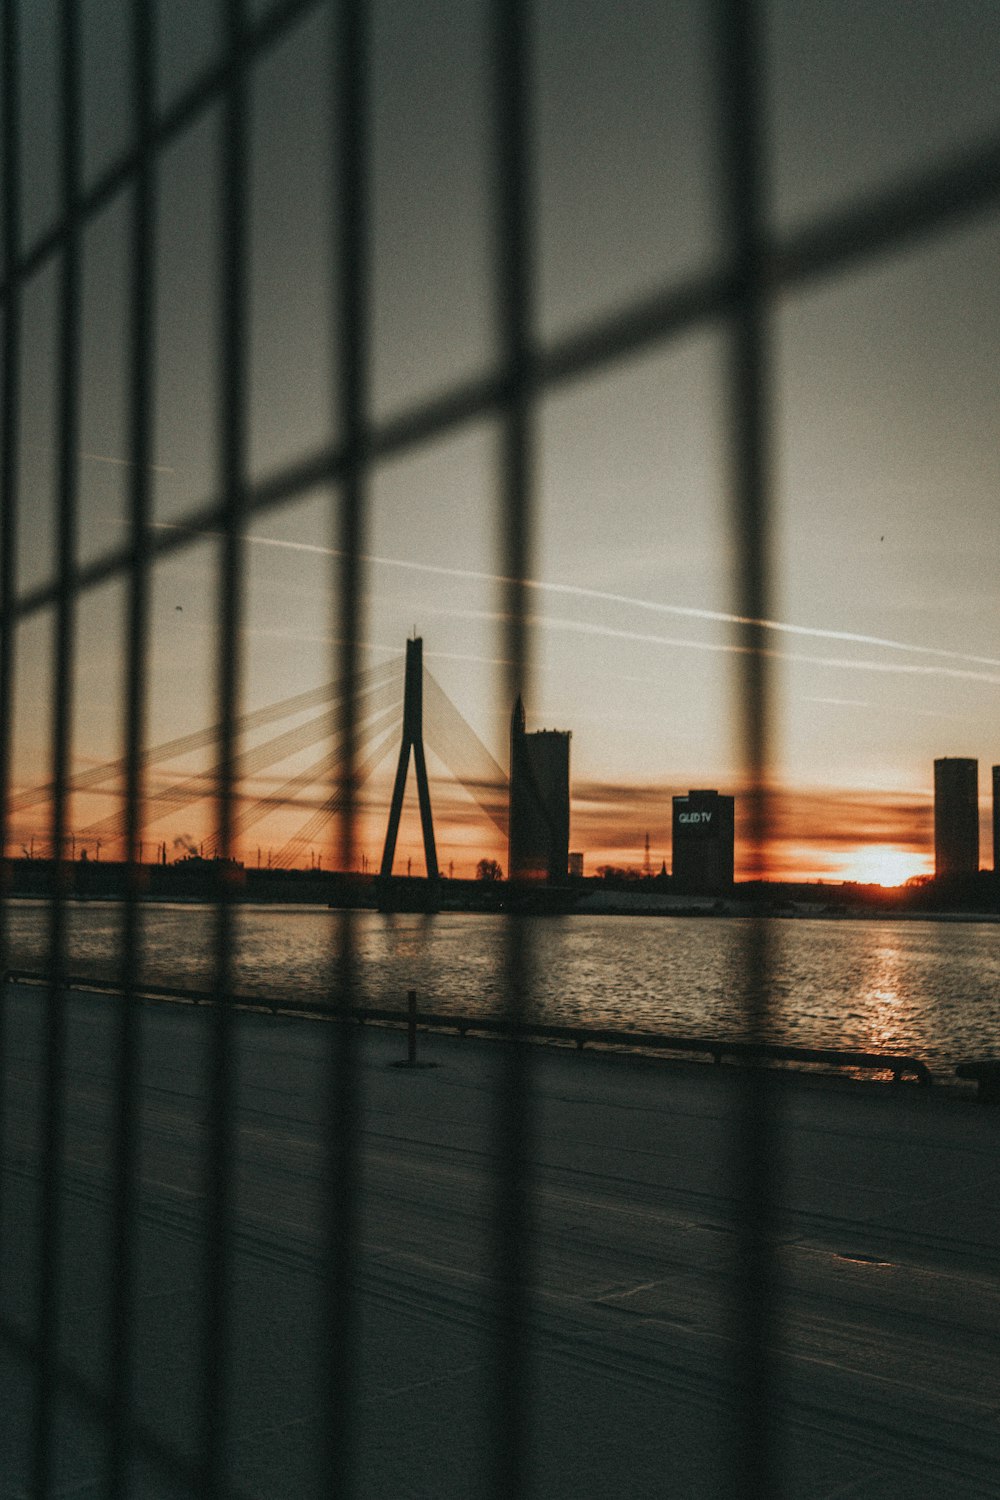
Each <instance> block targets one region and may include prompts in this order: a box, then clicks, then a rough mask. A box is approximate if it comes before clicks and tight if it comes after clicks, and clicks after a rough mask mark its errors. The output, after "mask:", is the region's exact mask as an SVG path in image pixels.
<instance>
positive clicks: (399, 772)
mask: <svg viewBox="0 0 1000 1500" xmlns="http://www.w3.org/2000/svg"><path fill="white" fill-rule="evenodd" d="M411 750H412V751H413V764H414V766H415V768H416V772H417V796H418V798H419V801H420V826H421V828H422V829H423V835H424V861H425V863H426V865H427V878H428V880H429V881H433V882H434V884H435V885H436V884H437V879H438V862H437V849H436V848H435V845H434V820H433V818H432V816H431V794H430V788H429V786H428V784H427V763H426V761H425V759H424V643H423V639H422V638H421V637H420V636H417V637H416V638H415V639H414V640H412V641H407V643H406V678H405V682H404V686H403V739H402V743H401V744H400V747H399V760H398V762H397V763H396V781H395V784H394V786H393V789H392V805H391V806H390V808H389V826H388V827H387V828H386V831H385V846H384V848H383V850H382V870H381V879H382V880H383V881H388V879H389V877H390V876H391V875H392V862H393V859H394V858H395V855H396V838H397V835H398V833H399V817H400V813H401V812H402V811H403V793H404V792H405V791H406V775H407V771H408V770H409V766H410V751H411Z"/></svg>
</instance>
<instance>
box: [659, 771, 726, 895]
mask: <svg viewBox="0 0 1000 1500" xmlns="http://www.w3.org/2000/svg"><path fill="white" fill-rule="evenodd" d="M735 845H736V802H735V799H734V798H733V797H727V796H724V795H723V794H721V793H719V792H709V791H695V792H688V794H687V796H686V797H675V798H674V817H673V856H672V862H673V877H674V882H673V883H674V888H675V890H678V891H687V892H691V893H692V894H699V895H714V894H716V893H718V892H721V891H727V890H729V889H730V888H731V886H732V884H733V875H734V868H735Z"/></svg>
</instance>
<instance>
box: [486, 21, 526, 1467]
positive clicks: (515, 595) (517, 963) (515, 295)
mask: <svg viewBox="0 0 1000 1500" xmlns="http://www.w3.org/2000/svg"><path fill="white" fill-rule="evenodd" d="M494 26H495V36H494V56H495V74H494V94H493V104H494V121H495V125H494V129H495V164H494V170H495V195H496V196H495V202H496V209H497V265H496V297H497V304H496V312H497V326H498V334H499V341H500V348H499V365H500V370H501V375H502V381H503V386H504V395H503V398H502V408H501V413H502V426H501V434H500V486H499V500H500V506H501V527H502V536H503V543H502V546H503V569H502V571H503V575H504V578H505V580H506V582H505V583H504V593H505V598H504V608H503V616H504V657H505V659H506V661H507V662H508V663H509V665H508V669H507V672H506V673H505V681H504V688H505V704H504V706H505V708H508V707H509V706H510V705H512V704H513V703H514V701H515V699H516V698H517V697H518V695H519V694H522V693H524V692H526V691H528V686H529V684H528V675H529V672H530V667H531V661H530V649H529V639H528V627H527V620H526V614H527V609H528V597H527V590H526V588H525V579H526V578H528V577H530V574H531V566H530V564H531V558H532V553H533V548H532V529H533V514H532V500H533V494H532V490H533V469H534V451H533V450H534V410H533V403H534V399H535V390H534V385H533V376H534V371H533V366H532V307H533V304H532V295H531V291H532V234H531V229H532V224H533V202H532V191H531V190H532V173H531V140H532V134H531V132H532V120H531V113H530V87H529V77H530V63H529V6H528V3H527V0H496V3H495V5H494ZM529 931H530V929H529V928H528V926H527V924H525V923H521V922H518V920H517V919H516V918H515V917H510V918H508V921H507V924H506V931H505V934H504V984H505V991H506V993H505V1004H506V1011H507V1017H508V1019H509V1022H510V1025H511V1032H512V1036H511V1042H510V1045H509V1046H508V1047H507V1048H506V1049H505V1051H504V1053H503V1069H502V1075H501V1082H500V1087H499V1091H498V1095H497V1099H496V1110H497V1118H496V1135H495V1139H496V1149H497V1156H498V1174H497V1185H496V1201H495V1205H494V1222H493V1252H494V1262H495V1278H496V1297H497V1303H496V1367H495V1378H496V1383H497V1390H496V1400H495V1401H493V1402H491V1417H492V1421H493V1432H492V1452H491V1455H490V1456H491V1460H492V1470H491V1479H492V1483H493V1486H494V1489H495V1492H496V1494H497V1495H499V1496H516V1495H521V1494H523V1493H525V1492H526V1489H527V1486H528V1478H529V1469H530V1453H529V1439H530V1413H531V1409H532V1405H533V1402H532V1393H531V1365H530V1342H529V1333H530V1329H529V1313H530V1288H531V1281H532V1255H531V1234H532V1212H531V1142H532V1109H531V1103H532V1095H531V1074H530V1044H529V1043H528V1042H527V1040H526V1038H525V1037H524V1035H523V1034H522V1033H521V1031H520V1028H521V1026H522V1025H523V1023H524V1022H525V1021H526V1020H527V1017H528V1005H529V998H530V986H531V952H530V948H529V941H528V938H529Z"/></svg>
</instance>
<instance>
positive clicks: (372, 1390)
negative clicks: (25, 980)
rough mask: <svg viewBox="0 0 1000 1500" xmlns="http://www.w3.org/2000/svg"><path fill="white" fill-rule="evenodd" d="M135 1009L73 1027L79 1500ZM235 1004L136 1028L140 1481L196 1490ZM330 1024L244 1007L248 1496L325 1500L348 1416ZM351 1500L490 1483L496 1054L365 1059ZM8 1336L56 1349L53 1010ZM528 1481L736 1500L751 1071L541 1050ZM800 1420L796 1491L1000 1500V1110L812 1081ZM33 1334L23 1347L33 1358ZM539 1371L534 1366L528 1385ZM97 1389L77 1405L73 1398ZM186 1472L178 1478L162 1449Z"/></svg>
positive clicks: (66, 1191) (35, 1053) (16, 1160)
mask: <svg viewBox="0 0 1000 1500" xmlns="http://www.w3.org/2000/svg"><path fill="white" fill-rule="evenodd" d="M114 1014H115V1011H114V1007H112V1006H109V1005H108V1004H107V1002H106V1001H102V1000H99V999H98V998H97V997H87V996H75V997H73V999H72V1000H71V1002H70V1003H69V1005H68V1007H67V1030H66V1051H65V1067H64V1072H63V1077H64V1080H65V1092H64V1104H65V1117H64V1126H65V1132H64V1134H65V1146H64V1161H63V1168H62V1175H61V1192H60V1201H61V1223H62V1230H61V1243H62V1257H61V1265H62V1267H63V1270H62V1273H61V1274H62V1288H61V1294H60V1306H61V1308H62V1309H63V1312H62V1331H61V1335H60V1342H59V1348H60V1351H61V1359H62V1360H63V1362H64V1365H65V1368H66V1370H67V1372H68V1374H69V1379H68V1382H67V1383H66V1384H63V1385H60V1386H59V1388H58V1391H59V1394H58V1402H57V1405H58V1413H59V1431H60V1445H59V1450H58V1454H57V1469H58V1472H57V1475H56V1478H55V1488H56V1489H57V1490H59V1491H65V1492H76V1493H86V1492H88V1490H89V1489H90V1488H91V1487H93V1488H94V1489H95V1490H96V1488H97V1486H98V1481H99V1475H100V1465H101V1461H102V1454H103V1445H102V1440H101V1435H100V1430H99V1426H98V1424H97V1423H96V1421H95V1418H94V1408H93V1406H91V1407H90V1408H89V1409H88V1403H87V1401H85V1400H81V1399H80V1395H79V1393H80V1392H81V1391H84V1390H88V1391H92V1392H94V1393H96V1394H98V1395H99V1393H100V1392H101V1390H102V1389H103V1383H104V1382H105V1380H106V1378H107V1365H106V1363H105V1359H104V1354H103V1350H104V1349H105V1348H106V1343H105V1338H104V1329H105V1328H106V1327H107V1318H108V1316H109V1299H108V1287H109V1285H110V1281H111V1262H110V1245H111V1236H110V1230H111V1224H112V1217H111V1216H112V1211H113V1205H114V1200H115V1194H114V1185H113V1179H112V1168H111V1164H112V1162H113V1159H114V1157H113V1131H114V1121H115V1118H116V1115H115V1110H114V1089H113V1067H112V1059H113V1056H114V1030H113V1018H114ZM212 1036H213V1019H212V1014H211V1013H210V1012H209V1011H207V1010H203V1009H202V1010H191V1009H184V1010H181V1009H180V1008H173V1007H169V1008H168V1007H155V1006H149V1007H143V1011H142V1017H141V1026H140V1059H139V1061H138V1065H137V1067H136V1071H135V1077H136V1079H137V1080H141V1083H140V1085H139V1087H140V1106H141V1107H140V1113H139V1121H140V1124H139V1132H140V1145H141V1155H140V1159H139V1160H140V1168H139V1183H138V1192H137V1197H136V1203H135V1235H136V1240H135V1249H136V1253H137V1262H136V1264H137V1276H138V1282H137V1287H136V1292H137V1296H136V1302H135V1308H134V1318H133V1324H132V1333H133V1337H134V1346H133V1347H134V1357H135V1377H134V1399H135V1415H136V1418H137V1421H138V1426H139V1431H140V1434H141V1437H140V1441H139V1443H138V1446H137V1450H136V1455H135V1463H134V1468H133V1472H132V1475H131V1482H130V1485H129V1493H130V1494H132V1495H134V1496H136V1497H140V1500H143V1497H155V1500H160V1497H166V1496H168V1495H169V1496H170V1497H172V1500H175V1497H177V1496H179V1495H181V1494H185V1493H187V1488H186V1485H185V1483H184V1482H183V1475H184V1474H185V1472H186V1471H187V1470H188V1468H189V1467H190V1466H191V1465H192V1464H193V1462H194V1460H195V1457H196V1442H197V1433H198V1430H199V1429H198V1420H197V1413H198V1411H199V1406H200V1394H199V1392H200V1369H201V1365H200V1353H199V1351H200V1348H201V1343H200V1329H201V1322H200V1309H201V1303H200V1300H199V1287H200V1285H201V1275H202V1267H203V1264H204V1262H203V1251H202V1234H203V1230H204V1224H205V1213H206V1198H205V1191H206V1187H207V1178H206V1176H205V1166H206V1157H205V1151H206V1148H207V1145H208V1141H209V1128H210V1127H209V1121H210V1118H211V1115H210V1111H209V1108H208V1098H207V1095H206V1092H205V1087H206V1086H205V1080H206V1078H207V1077H208V1076H209V1075H208V1061H209V1058H210V1056H211V1046H212ZM330 1037H331V1032H330V1029H329V1028H328V1027H323V1026H312V1025H306V1024H303V1023H301V1022H299V1023H297V1022H294V1021H290V1020H287V1019H281V1018H277V1019H275V1018H271V1017H266V1016H260V1015H241V1016H238V1017H236V1018H235V1022H234V1035H233V1052H232V1057H233V1067H234V1070H235V1071H234V1078H235V1080H236V1082H237V1087H236V1093H235V1096H234V1107H235V1115H234V1131H233V1136H232V1157H231V1163H230V1165H231V1169H232V1170H231V1182H232V1188H233V1200H232V1213H233V1233H232V1236H231V1242H230V1243H231V1257H232V1258H231V1262H230V1273H231V1280H230V1285H231V1292H232V1296H231V1323H230V1333H231V1355H232V1365H231V1374H232V1380H231V1384H230V1395H231V1409H230V1413H229V1416H230V1423H229V1440H228V1443H227V1450H226V1451H227V1462H228V1465H229V1469H230V1478H231V1479H232V1481H233V1482H234V1483H235V1485H236V1486H237V1487H238V1489H239V1491H240V1493H242V1494H244V1495H247V1496H260V1497H262V1500H264V1497H267V1500H284V1497H289V1500H292V1497H294V1500H299V1497H300V1496H301V1495H303V1494H305V1493H309V1492H311V1490H312V1488H313V1487H314V1485H315V1483H316V1479H317V1472H318V1464H319V1458H320V1455H321V1453H322V1450H323V1443H324V1439H325V1435H326V1433H327V1431H328V1420H327V1415H326V1411H325V1407H324V1402H323V1400H322V1395H321V1389H320V1386H319V1381H318V1370H319V1367H320V1361H321V1360H322V1357H323V1355H324V1352H325V1348H326V1346H325V1341H324V1339H323V1336H322V1328H323V1319H322V1308H323V1266H324V1252H323V1245H324V1236H325V1233H326V1228H327V1223H328V1215H327V1204H328V1202H329V1195H330V1187H329V1185H328V1182H327V1179H326V1177H325V1175H324V1174H325V1169H324V1161H325V1144H324V1143H325V1141H326V1126H325V1123H324V1122H325V1119H326V1107H327V1100H328V1096H329V1095H328V1083H327V1077H328V1065H329V1057H330V1054H329V1046H330ZM357 1041H358V1055H357V1061H358V1067H359V1073H358V1083H359V1095H358V1097H359V1108H360V1111H361V1113H360V1117H359V1126H360V1135H359V1145H360V1153H361V1154H360V1167H361V1177H360V1185H361V1201H360V1215H359V1218H358V1220H357V1235H356V1247H355V1248H356V1266H355V1272H356V1286H357V1297H358V1314H359V1319H360V1321H359V1324H358V1330H359V1345H358V1352H357V1359H356V1362H355V1367H354V1389H355V1396H356V1400H357V1405H356V1428H355V1437H356V1455H357V1475H356V1478H357V1493H358V1495H359V1497H361V1500H381V1497H383V1496H385V1495H389V1494H404V1493H405V1494H407V1495H409V1496H411V1497H428V1500H430V1497H433V1500H467V1497H468V1496H469V1495H470V1494H476V1493H486V1492H487V1477H488V1472H489V1467H490V1442H491V1425H490V1419H491V1413H492V1412H493V1411H494V1409H495V1408H494V1404H493V1403H494V1391H495V1376H494V1368H495V1366H494V1351H493V1343H492V1338H493V1328H494V1321H493V1318H494V1313H493V1309H494V1306H495V1299H496V1297H497V1295H498V1291H499V1289H498V1286H497V1283H496V1281H495V1279H494V1269H493V1265H494V1263H493V1261H492V1255H491V1230H490V1224H491V1220H492V1217H493V1213H494V1205H495V1202H496V1194H497V1181H496V1154H495V1153H496V1146H497V1134H496V1128H497V1121H498V1118H499V1115H498V1110H499V1109H500V1104H499V1100H500V1097H501V1095H500V1089H501V1085H502V1076H503V1063H504V1058H505V1056H506V1055H507V1054H506V1052H505V1049H504V1048H503V1047H502V1046H501V1045H500V1044H491V1043H478V1044H476V1043H470V1042H468V1041H462V1040H460V1039H459V1038H456V1037H447V1036H438V1037H433V1038H427V1040H426V1053H425V1054H424V1058H423V1060H424V1061H427V1062H431V1063H433V1064H434V1066H432V1067H426V1068H419V1069H415V1070H409V1069H406V1068H399V1067H397V1066H394V1064H395V1063H397V1062H398V1061H399V1060H400V1059H401V1057H402V1055H403V1050H404V1048H403V1039H402V1038H401V1037H400V1036H399V1035H398V1034H396V1033H386V1032H381V1033H380V1032H376V1031H371V1032H366V1033H364V1034H363V1035H359V1037H358V1039H357ZM6 1059H7V1062H6V1069H7V1073H6V1079H5V1098H6V1106H7V1107H6V1125H7V1128H6V1134H5V1144H4V1158H3V1163H2V1165H3V1191H4V1201H5V1204H6V1205H7V1210H8V1211H7V1216H6V1224H7V1226H8V1227H7V1233H6V1238H5V1241H4V1247H5V1248H4V1274H3V1280H2V1287H3V1291H2V1296H3V1315H4V1318H5V1320H6V1325H7V1327H8V1329H13V1330H14V1331H15V1333H16V1332H17V1331H18V1330H19V1331H20V1332H21V1333H22V1334H23V1335H25V1337H28V1336H30V1333H31V1330H32V1328H33V1327H34V1326H35V1325H34V1319H35V1316H36V1313H35V1309H36V1307H37V1303H36V1302H35V1299H34V1291H33V1289H34V1288H35V1287H36V1286H37V1285H38V1272H39V1261H40V1245H39V1239H38V1235H39V1224H40V1218H39V1209H40V1202H41V1200H40V1189H39V1180H40V1173H41V1150H42V1144H43V1140H44V1120H43V1117H42V1116H41V1115H40V1113H39V1101H40V1092H39V1091H40V1088H41V1085H42V1079H43V1077H44V1073H45V1067H46V1053H45V1031H44V1026H43V1008H42V1007H40V1006H39V1005H38V1004H37V996H34V995H27V994H25V993H21V994H14V995H13V996H12V997H11V1001H10V1003H9V1004H8V1008H7V1048H6ZM531 1081H532V1089H533V1099H534V1108H533V1112H532V1113H533V1120H534V1130H533V1133H532V1136H531V1144H530V1146H529V1151H528V1161H529V1178H528V1188H529V1193H530V1199H531V1202H532V1204H533V1211H532V1224H533V1236H532V1257H531V1264H532V1282H533V1286H534V1291H533V1293H532V1297H531V1305H530V1313H529V1321H528V1328H527V1338H528V1348H529V1350H530V1381H531V1398H530V1409H531V1412H532V1437H531V1444H532V1446H531V1462H530V1468H531V1472H532V1476H533V1482H532V1487H531V1491H530V1493H531V1494H532V1495H535V1496H538V1497H539V1500H540V1497H542V1496H545V1497H558V1496H573V1497H583V1500H590V1497H593V1500H597V1497H601V1500H603V1497H604V1496H606V1495H609V1494H628V1495H629V1496H630V1500H631V1497H635V1500H643V1497H647V1496H648V1497H650V1500H652V1497H653V1496H656V1497H659V1496H661V1495H662V1494H664V1493H668V1492H669V1493H674V1494H679V1495H684V1496H685V1500H700V1497H703V1496H704V1497H706V1500H707V1497H710V1496H711V1497H715V1496H717V1495H719V1494H721V1493H724V1492H726V1479H727V1476H726V1471H725V1463H726V1446H725V1438H726V1433H727V1431H728V1427H729V1420H730V1411H731V1391H732V1388H731V1368H732V1367H731V1348H730V1329H731V1323H730V1313H729V1309H730V1305H731V1298H732V1296H733V1295H734V1292H735V1291H736V1290H737V1289H738V1287H739V1286H740V1284H741V1272H740V1267H739V1263H738V1259H737V1249H736V1247H737V1235H736V1229H737V1224H738V1211H737V1207H736V1203H737V1199H736V1196H735V1194H734V1178H733V1176H732V1170H733V1156H732V1141H733V1133H734V1129H735V1127H736V1124H737V1119H738V1116H737V1113H736V1109H737V1102H738V1100H737V1090H738V1086H739V1080H738V1077H737V1075H736V1074H734V1073H732V1072H730V1071H729V1070H726V1069H711V1068H692V1067H684V1066H671V1067H666V1068H665V1067H661V1066H650V1065H649V1064H648V1063H646V1062H644V1061H643V1060H642V1059H627V1058H622V1057H599V1056H596V1055H589V1054H583V1055H579V1054H576V1053H567V1052H558V1053H557V1052H552V1051H549V1050H547V1049H546V1050H544V1051H539V1052H537V1053H536V1052H533V1053H532V1055H531ZM776 1100H777V1107H778V1110H779V1122H780V1127H781V1129H780V1143H781V1145H780V1153H779V1155H780V1168H779V1178H780V1197H779V1204H778V1209H777V1220H776V1225H775V1253H776V1256H777V1265H778V1272H779V1284H780V1309H781V1312H780V1318H779V1320H778V1321H777V1322H776V1323H775V1325H774V1327H773V1330H772V1333H773V1340H774V1345H775V1349H776V1351H777V1353H778V1355H779V1361H780V1374H779V1383H778V1431H779V1437H780V1449H781V1455H782V1463H783V1468H784V1470H785V1474H786V1485H785V1490H784V1493H785V1494H786V1495H787V1496H788V1497H789V1500H821V1497H822V1500H833V1497H834V1496H843V1495H848V1494H849V1495H850V1496H851V1497H852V1500H903V1497H907V1500H913V1497H917V1496H925V1495H926V1496H928V1497H929V1496H932V1495H933V1496H934V1497H935V1500H958V1497H959V1496H961V1497H962V1500H967V1497H969V1496H992V1497H996V1496H998V1495H1000V1480H998V1477H997V1476H998V1473H1000V1470H998V1467H997V1456H998V1454H997V1439H996V1427H995V1412H996V1409H997V1406H998V1404H1000V1376H998V1374H997V1370H996V1362H995V1357H994V1355H995V1348H996V1340H997V1338H998V1336H1000V1282H998V1278H997V1246H998V1243H1000V1191H998V1189H1000V1153H998V1151H997V1145H998V1139H997V1136H998V1115H997V1114H995V1113H994V1112H993V1111H990V1110H984V1109H982V1108H979V1107H977V1106H976V1105H974V1104H972V1103H970V1102H968V1101H966V1100H964V1099H958V1098H955V1097H949V1096H948V1094H946V1092H945V1091H941V1092H940V1093H939V1092H938V1091H937V1090H934V1089H931V1090H927V1089H920V1088H917V1087H911V1086H909V1085H901V1086H900V1087H898V1088H880V1087H874V1086H873V1087H865V1086H861V1085H858V1086H854V1087H851V1086H845V1087H829V1086H821V1085H817V1084H815V1083H811V1084H809V1085H803V1084H799V1083H794V1082H785V1083H784V1084H783V1085H782V1087H781V1088H780V1089H779V1090H778V1091H777V1095H776ZM23 1347H25V1346H22V1348H23ZM29 1369H30V1361H29V1360H28V1359H27V1357H26V1355H24V1354H23V1353H22V1354H19V1353H18V1352H17V1345H16V1340H15V1343H14V1344H13V1345H12V1344H11V1342H10V1341H9V1340H8V1342H7V1344H6V1345H5V1346H4V1349H3V1353H2V1355H0V1396H2V1402H3V1405H2V1410H3V1412H4V1417H3V1419H2V1424H0V1430H2V1451H0V1461H2V1463H3V1473H4V1481H3V1484H4V1491H5V1492H6V1493H10V1494H12V1495H13V1494H18V1493H22V1492H24V1491H26V1490H27V1489H28V1488H29V1487H30V1485H29V1470H30V1433H31V1421H30V1416H31V1412H30V1406H31V1392H32V1386H31V1383H30V1381H29V1380H27V1379H26V1378H25V1377H26V1374H27V1373H29ZM526 1378H529V1376H528V1374H527V1372H526ZM74 1392H76V1394H74ZM165 1453H169V1454H173V1455H176V1459H177V1462H176V1465H175V1466H174V1468H173V1472H168V1469H169V1466H168V1465H165V1464H164V1462H163V1455H164V1454H165Z"/></svg>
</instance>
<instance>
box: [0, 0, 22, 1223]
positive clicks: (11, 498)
mask: <svg viewBox="0 0 1000 1500" xmlns="http://www.w3.org/2000/svg"><path fill="white" fill-rule="evenodd" d="M18 23H19V17H18V0H4V3H3V11H2V25H3V31H2V34H0V69H2V87H3V119H2V122H0V128H2V130H3V161H2V167H0V169H2V171H3V214H4V240H3V259H4V266H5V268H9V267H11V266H13V265H14V263H15V261H16V260H17V256H18V253H19V245H20V237H21V165H20V160H19V153H20V119H19V111H18V87H19V59H20V38H19V25H18ZM2 359H3V371H2V377H0V378H2V380H3V413H2V417H0V420H2V423H3V426H2V430H0V445H2V447H0V463H2V469H0V549H2V550H0V872H2V871H4V870H6V861H7V842H8V838H9V830H10V815H9V806H8V804H9V799H10V774H11V756H12V749H13V734H12V725H11V711H12V708H13V702H14V667H15V644H14V636H15V629H16V615H15V591H16V588H17V572H16V568H17V534H18V493H17V475H18V462H17V455H18V451H19V448H20V442H19V436H20V435H19V431H18V428H19V422H20V410H21V401H20V397H21V369H20V363H21V286H20V283H19V282H17V281H16V280H15V281H13V282H12V283H11V290H10V296H9V297H8V299H7V304H6V307H5V309H4V320H3V354H2ZM6 893H7V882H6V880H0V974H3V973H4V972H5V971H6V970H7V969H8V968H9V967H10V961H9V954H8V951H7V943H8V931H7V921H8V908H7V894H6ZM6 1060H7V995H6V987H5V986H2V987H0V1162H2V1161H3V1160H4V1159H5V1149H4V1148H5V1145H6V1139H7V1129H6V1126H7V1096H6V1087H5V1082H6ZM5 1209H6V1195H5V1194H4V1193H3V1192H0V1245H2V1243H3V1236H4V1231H5V1229H6V1223H5Z"/></svg>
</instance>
